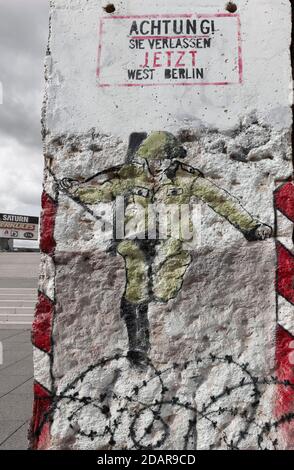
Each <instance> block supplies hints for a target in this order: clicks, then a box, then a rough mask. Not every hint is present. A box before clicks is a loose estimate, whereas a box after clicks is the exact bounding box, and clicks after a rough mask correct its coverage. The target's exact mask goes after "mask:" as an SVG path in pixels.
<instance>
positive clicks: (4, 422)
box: [0, 253, 40, 450]
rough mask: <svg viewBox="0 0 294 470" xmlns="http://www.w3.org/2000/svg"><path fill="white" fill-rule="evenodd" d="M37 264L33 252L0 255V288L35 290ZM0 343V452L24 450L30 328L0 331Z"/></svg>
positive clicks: (30, 370) (30, 385)
mask: <svg viewBox="0 0 294 470" xmlns="http://www.w3.org/2000/svg"><path fill="white" fill-rule="evenodd" d="M39 261H40V255H39V254H37V253H0V288H2V289H3V288H5V289H6V288H36V289H37V277H38V266H39ZM0 342H1V343H2V347H3V365H0V450H21V449H27V430H28V425H29V421H30V418H31V416H32V401H33V394H32V389H33V360H32V345H31V341H30V329H26V330H23V329H15V330H12V329H10V330H1V329H0ZM0 346H1V344H0Z"/></svg>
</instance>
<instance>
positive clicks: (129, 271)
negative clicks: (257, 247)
mask: <svg viewBox="0 0 294 470" xmlns="http://www.w3.org/2000/svg"><path fill="white" fill-rule="evenodd" d="M185 154H186V152H185V149H184V148H183V147H182V146H181V145H180V143H179V141H178V140H177V139H176V138H175V137H174V136H173V135H172V134H170V133H167V132H154V133H152V134H151V135H150V136H149V137H147V138H146V139H145V140H144V141H143V143H142V144H141V145H140V146H139V147H138V149H137V150H136V152H135V156H134V158H133V160H132V161H130V162H128V163H126V164H124V165H121V166H117V167H114V168H111V169H109V170H106V171H103V172H100V173H98V174H97V175H95V176H93V177H92V178H89V179H88V180H87V181H86V182H82V183H80V184H79V186H78V187H77V188H76V189H75V191H74V193H73V194H74V197H75V199H76V200H77V201H80V202H82V203H83V204H86V205H87V206H92V205H95V204H97V203H100V202H110V201H114V200H115V199H116V197H118V196H123V197H124V200H125V220H126V224H128V223H130V221H132V217H133V216H134V215H133V214H134V212H133V210H132V208H133V207H134V206H137V207H138V206H139V207H140V208H141V209H142V210H143V211H144V213H145V217H144V218H143V219H145V220H144V222H147V220H148V217H150V211H149V208H150V205H152V206H153V207H156V205H157V204H163V205H165V207H168V206H169V205H173V206H181V205H183V204H189V203H190V201H191V199H192V198H196V199H198V200H201V201H203V202H204V203H206V204H207V205H208V206H209V207H211V208H212V209H213V210H214V211H215V212H216V213H217V214H219V215H221V216H222V217H224V218H225V219H226V220H228V222H230V224H232V225H233V226H234V227H236V228H237V229H238V230H240V231H241V232H242V233H243V234H244V236H245V237H246V238H247V239H248V240H256V239H262V238H265V237H267V236H269V233H265V232H264V231H258V228H259V227H260V226H261V224H260V223H259V222H258V221H257V220H256V219H254V218H253V217H252V216H251V215H250V214H249V213H248V212H247V211H246V210H245V209H244V208H243V207H242V205H241V204H240V202H239V201H238V200H237V199H236V198H234V197H232V196H231V195H230V194H229V193H228V192H226V191H225V190H223V189H221V188H219V187H217V186H216V185H215V184H214V183H212V182H211V181H209V180H208V179H206V178H205V177H204V176H203V174H202V173H201V172H200V171H199V170H197V169H195V168H193V167H191V166H189V165H186V164H184V163H183V162H182V161H181V159H182V158H184V157H185ZM167 160H168V165H166V167H164V165H163V168H162V169H161V170H160V171H159V172H158V173H156V174H155V173H154V172H152V170H151V169H150V167H152V162H153V163H154V162H166V161H167ZM143 225H144V227H143V228H142V227H139V229H138V232H140V235H139V236H138V237H136V236H135V237H134V236H132V238H131V239H129V238H125V239H123V240H120V241H119V242H118V244H117V252H118V253H119V254H120V255H121V256H122V257H123V258H124V261H125V267H126V288H125V293H124V297H123V299H122V315H123V316H124V318H125V320H126V323H127V327H128V334H129V348H130V351H129V354H130V356H132V355H133V356H134V357H135V356H136V357H137V356H138V354H139V355H140V354H141V355H143V356H144V355H145V354H146V353H147V352H148V349H149V327H148V314H147V313H148V304H149V303H150V302H151V301H160V302H168V301H169V300H170V299H172V298H174V297H175V296H176V295H177V293H178V292H179V290H180V288H181V286H182V283H183V278H184V275H185V272H186V270H187V268H188V266H189V265H190V263H191V255H190V253H189V252H188V251H186V250H185V249H184V248H183V242H184V240H183V239H182V237H181V234H179V237H177V238H173V237H172V236H170V237H168V238H167V239H157V240H150V239H148V234H147V230H146V225H145V223H144V224H143ZM263 227H265V226H263ZM148 228H149V229H150V227H148ZM142 232H143V237H142ZM145 232H146V233H145ZM144 238H145V239H144Z"/></svg>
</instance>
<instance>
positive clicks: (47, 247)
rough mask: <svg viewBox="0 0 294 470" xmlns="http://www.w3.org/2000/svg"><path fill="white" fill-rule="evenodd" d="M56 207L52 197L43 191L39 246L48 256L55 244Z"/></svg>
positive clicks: (51, 253)
mask: <svg viewBox="0 0 294 470" xmlns="http://www.w3.org/2000/svg"><path fill="white" fill-rule="evenodd" d="M56 209H57V207H56V203H55V202H54V201H53V199H51V197H50V196H49V195H48V194H46V193H45V192H43V194H42V216H41V239H40V248H41V251H43V253H47V254H48V255H50V256H52V255H53V254H54V250H55V246H56V243H55V240H54V228H55V216H56Z"/></svg>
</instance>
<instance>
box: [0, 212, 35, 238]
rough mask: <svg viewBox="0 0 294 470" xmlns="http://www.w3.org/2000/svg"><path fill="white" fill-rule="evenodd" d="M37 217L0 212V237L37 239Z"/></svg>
mask: <svg viewBox="0 0 294 470" xmlns="http://www.w3.org/2000/svg"><path fill="white" fill-rule="evenodd" d="M38 231H39V218H38V217H29V216H26V215H14V214H0V238H9V239H16V240H38Z"/></svg>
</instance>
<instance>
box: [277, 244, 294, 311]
mask: <svg viewBox="0 0 294 470" xmlns="http://www.w3.org/2000/svg"><path fill="white" fill-rule="evenodd" d="M277 255H278V268H277V292H278V294H280V295H281V296H283V297H284V298H285V299H286V300H288V302H291V303H292V304H294V256H293V255H292V253H291V252H290V251H288V250H287V248H285V247H284V246H283V245H282V244H281V243H279V242H277Z"/></svg>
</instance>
